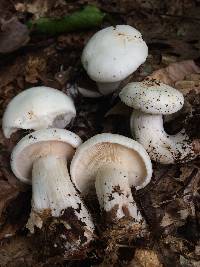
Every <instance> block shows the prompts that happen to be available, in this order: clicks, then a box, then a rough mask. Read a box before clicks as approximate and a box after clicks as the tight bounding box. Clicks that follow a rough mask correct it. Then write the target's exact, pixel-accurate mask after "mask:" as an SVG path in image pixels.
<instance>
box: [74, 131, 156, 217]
mask: <svg viewBox="0 0 200 267" xmlns="http://www.w3.org/2000/svg"><path fill="white" fill-rule="evenodd" d="M70 170H71V177H72V180H73V182H74V183H75V185H76V186H77V188H78V189H79V190H80V191H81V192H83V193H84V194H87V193H88V192H90V191H91V190H92V189H93V188H94V185H95V189H96V193H97V196H98V200H99V204H100V206H101V209H102V210H103V211H104V212H106V213H107V215H108V219H109V220H111V221H118V220H119V219H121V218H123V217H125V216H126V217H127V216H129V217H131V218H132V219H134V221H137V222H140V221H141V220H142V218H141V215H140V212H139V211H138V209H137V206H136V203H135V201H134V200H133V196H132V194H131V187H136V188H137V189H139V188H142V187H144V186H145V185H146V184H147V183H148V182H149V181H150V179H151V174H152V166H151V161H150V158H149V156H148V154H147V153H146V151H145V150H144V148H143V147H142V146H141V145H140V144H139V143H137V142H135V141H134V140H131V139H129V138H127V137H124V136H120V135H115V134H100V135H97V136H94V137H92V138H91V139H89V140H88V141H86V142H85V143H84V144H82V145H81V146H80V147H79V148H78V150H77V151H76V153H75V155H74V157H73V160H72V163H71V168H70ZM116 189H119V191H118V192H117V191H116Z"/></svg>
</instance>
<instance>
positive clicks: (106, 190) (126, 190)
mask: <svg viewBox="0 0 200 267" xmlns="http://www.w3.org/2000/svg"><path fill="white" fill-rule="evenodd" d="M95 188H96V194H97V197H98V200H99V204H100V206H101V208H102V210H104V211H105V212H106V213H107V214H109V213H113V214H110V217H112V216H113V215H114V216H115V219H116V220H119V219H121V218H123V217H132V218H133V219H134V221H135V222H141V221H143V218H142V216H141V213H140V212H139V211H138V208H137V205H136V202H135V201H134V199H133V196H132V192H131V188H130V185H129V174H128V172H126V171H125V170H122V169H119V167H118V165H117V164H116V163H113V164H108V165H105V166H104V167H103V168H100V169H99V171H98V172H97V177H96V180H95Z"/></svg>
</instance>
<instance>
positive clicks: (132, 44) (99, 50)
mask: <svg viewBox="0 0 200 267" xmlns="http://www.w3.org/2000/svg"><path fill="white" fill-rule="evenodd" d="M147 55H148V47H147V45H146V43H145V42H144V41H143V39H142V35H141V33H140V32H139V31H138V30H136V29H135V28H133V27H131V26H129V25H117V26H115V27H113V26H111V27H107V28H105V29H103V30H100V31H98V32H97V33H96V34H94V35H93V36H92V38H91V39H90V40H89V41H88V43H87V44H86V46H85V48H84V50H83V54H82V58H81V60H82V64H83V66H84V68H85V70H86V71H87V73H88V75H89V76H90V78H91V79H92V80H94V81H96V82H102V83H106V82H108V83H110V82H117V81H121V80H123V79H125V78H126V77H127V76H129V75H130V74H131V73H133V72H134V71H135V70H137V68H138V67H139V66H140V65H141V64H142V63H144V62H145V60H146V58H147Z"/></svg>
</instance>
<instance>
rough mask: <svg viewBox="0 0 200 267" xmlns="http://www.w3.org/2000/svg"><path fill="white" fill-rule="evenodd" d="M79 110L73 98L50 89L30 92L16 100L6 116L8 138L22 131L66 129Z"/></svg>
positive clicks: (9, 105)
mask: <svg viewBox="0 0 200 267" xmlns="http://www.w3.org/2000/svg"><path fill="white" fill-rule="evenodd" d="M75 115H76V110H75V106H74V103H73V101H72V99H71V98H70V97H68V96H67V95H65V94H64V93H62V92H61V91H59V90H57V89H53V88H50V87H46V86H38V87H32V88H29V89H27V90H25V91H23V92H21V93H20V94H18V95H17V96H15V97H14V98H13V99H12V100H11V101H10V103H9V104H8V106H7V108H6V110H5V113H4V115H3V122H2V128H3V133H4V135H5V137H6V138H9V137H10V136H11V134H12V133H14V132H16V131H17V130H18V129H33V130H39V129H44V128H49V127H57V128H65V126H66V125H67V124H68V123H69V122H70V121H71V120H72V118H74V117H75Z"/></svg>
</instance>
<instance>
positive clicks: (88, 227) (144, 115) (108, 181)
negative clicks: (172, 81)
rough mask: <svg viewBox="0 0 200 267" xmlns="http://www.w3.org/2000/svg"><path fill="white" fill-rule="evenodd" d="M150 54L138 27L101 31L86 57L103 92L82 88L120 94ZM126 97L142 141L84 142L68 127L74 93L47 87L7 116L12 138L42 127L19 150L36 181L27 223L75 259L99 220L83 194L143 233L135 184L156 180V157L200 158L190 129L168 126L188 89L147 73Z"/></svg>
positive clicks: (113, 137) (20, 99)
mask: <svg viewBox="0 0 200 267" xmlns="http://www.w3.org/2000/svg"><path fill="white" fill-rule="evenodd" d="M147 55H148V47H147V45H146V43H145V42H144V41H143V39H142V35H141V33H140V32H139V31H137V30H136V29H135V28H133V27H131V26H128V25H117V26H115V27H113V26H111V27H107V28H105V29H103V30H100V31H98V32H97V33H96V34H94V35H93V36H92V38H91V39H90V40H89V41H88V43H87V44H86V46H85V48H84V50H83V53H82V58H81V60H82V64H83V67H84V68H85V70H86V71H87V73H88V75H89V77H90V78H91V79H92V80H94V81H96V82H97V86H98V89H99V92H90V93H88V91H87V90H86V91H85V89H84V88H80V90H81V92H82V93H83V94H85V95H86V96H89V97H99V96H101V95H108V94H111V93H113V92H114V91H115V90H117V89H118V87H119V84H120V83H121V81H122V80H124V79H125V78H127V77H128V76H129V75H130V74H131V73H133V72H134V71H136V70H137V68H138V67H139V66H140V65H141V64H142V63H143V62H144V61H145V60H146V58H147ZM119 96H120V98H121V100H122V101H123V102H124V103H125V104H126V105H128V106H130V107H132V108H134V111H133V113H132V116H131V131H132V134H133V136H134V138H135V139H136V141H134V140H133V139H130V138H128V137H125V136H122V135H118V134H112V133H103V134H98V135H95V136H93V137H91V138H90V139H89V140H87V141H86V142H84V143H82V140H81V139H80V137H79V136H77V135H76V134H75V133H73V132H71V131H68V130H66V129H64V128H65V127H66V126H67V125H68V124H69V123H70V121H71V120H73V118H74V117H75V116H76V109H75V106H74V103H73V101H72V99H71V98H70V97H68V96H67V95H65V94H64V93H62V92H61V91H59V90H56V89H53V88H49V87H45V86H39V87H33V88H30V89H27V90H25V91H23V92H22V93H20V94H19V95H17V96H16V97H14V98H13V99H12V101H11V102H10V103H9V104H8V106H7V108H6V110H5V113H4V116H3V123H2V128H3V133H4V135H5V137H6V138H10V136H11V134H13V133H14V132H16V131H17V130H18V129H26V130H27V129H28V130H34V131H33V132H31V133H30V134H28V135H26V136H25V137H23V138H22V139H21V140H20V141H19V142H18V143H17V144H16V146H15V147H14V149H13V151H12V154H11V168H12V171H13V173H14V174H15V176H16V177H17V178H18V179H19V180H21V181H22V182H24V183H28V184H32V209H31V213H30V217H29V219H28V222H27V225H26V226H27V228H28V229H29V230H30V232H31V233H35V232H39V233H41V234H42V233H43V234H44V240H46V241H48V242H49V247H50V248H51V249H53V250H54V251H59V253H60V252H62V254H63V255H64V257H66V258H67V259H69V258H70V257H74V256H75V255H79V256H80V255H81V254H82V253H83V251H85V250H87V249H86V248H88V247H89V244H90V243H91V241H92V240H93V239H94V230H95V227H94V223H93V220H92V216H91V215H90V213H89V211H88V209H87V207H86V205H85V204H84V202H83V200H82V196H85V195H88V194H93V193H95V194H96V196H97V199H98V202H99V206H100V208H101V211H102V214H103V217H104V220H105V221H106V222H109V224H115V225H118V224H119V223H120V222H121V221H122V220H123V219H126V222H129V223H130V224H131V227H132V229H135V236H136V237H141V236H142V235H143V230H145V229H146V227H147V224H146V222H145V219H144V218H143V216H142V213H141V212H140V210H139V208H138V206H137V204H136V201H135V199H134V194H133V193H132V191H131V189H132V188H135V189H136V190H138V189H141V188H144V187H145V186H146V185H147V184H148V183H149V182H150V180H151V176H152V163H151V159H152V160H154V161H157V162H160V163H163V164H170V163H176V162H186V161H188V160H192V159H194V158H195V157H196V156H197V154H196V153H195V150H194V148H193V143H192V141H191V140H190V139H189V137H188V136H187V135H186V134H185V133H184V132H183V131H181V132H179V133H177V134H176V135H173V136H172V135H169V134H167V133H166V132H165V130H164V127H163V118H162V116H163V115H169V114H173V113H175V112H177V111H179V110H180V109H181V108H182V107H183V104H184V97H183V95H182V93H181V92H179V91H178V90H176V89H174V88H172V87H170V86H168V85H166V84H163V83H161V82H158V81H156V80H152V79H146V80H144V81H143V82H134V83H129V84H128V85H126V86H125V87H124V88H123V90H122V91H121V93H120V95H119ZM78 191H79V192H81V194H82V196H81V195H80V194H79V193H78ZM120 227H121V225H120ZM120 227H119V228H120Z"/></svg>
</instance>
